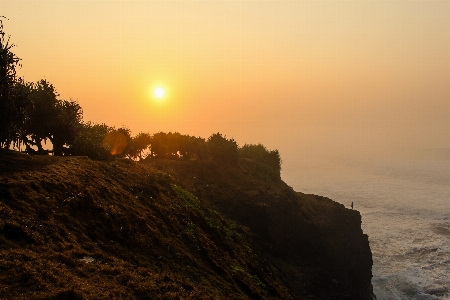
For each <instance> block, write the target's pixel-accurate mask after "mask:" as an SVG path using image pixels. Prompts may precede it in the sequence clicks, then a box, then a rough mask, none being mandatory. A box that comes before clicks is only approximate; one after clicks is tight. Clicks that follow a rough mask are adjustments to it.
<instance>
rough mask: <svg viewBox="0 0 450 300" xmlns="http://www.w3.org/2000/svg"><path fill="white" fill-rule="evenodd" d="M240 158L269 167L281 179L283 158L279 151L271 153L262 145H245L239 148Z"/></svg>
mask: <svg viewBox="0 0 450 300" xmlns="http://www.w3.org/2000/svg"><path fill="white" fill-rule="evenodd" d="M239 156H240V157H243V158H249V159H252V160H254V161H257V162H259V163H262V164H265V165H268V166H269V167H270V168H271V169H272V170H273V171H274V172H275V174H277V178H278V179H281V158H280V154H279V153H278V150H271V151H269V150H267V149H266V147H264V146H263V145H262V144H257V145H252V144H250V145H249V144H245V145H244V146H242V147H241V148H239Z"/></svg>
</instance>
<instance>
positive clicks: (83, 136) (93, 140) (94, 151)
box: [68, 122, 114, 160]
mask: <svg viewBox="0 0 450 300" xmlns="http://www.w3.org/2000/svg"><path fill="white" fill-rule="evenodd" d="M113 130H114V128H112V127H109V126H107V125H106V124H92V123H90V122H88V123H84V124H81V126H80V128H79V130H78V131H77V133H76V135H75V139H74V141H73V143H72V145H71V147H70V148H69V149H68V152H69V153H70V154H71V155H83V156H88V157H89V158H91V159H98V160H108V159H112V158H113V156H112V155H111V149H109V148H108V145H105V144H104V142H103V141H104V139H105V137H106V135H107V134H108V133H109V132H111V131H113Z"/></svg>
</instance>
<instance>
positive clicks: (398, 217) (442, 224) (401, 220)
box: [282, 155, 450, 300]
mask: <svg viewBox="0 0 450 300" xmlns="http://www.w3.org/2000/svg"><path fill="white" fill-rule="evenodd" d="M282 178H283V180H284V181H285V182H286V183H288V184H289V185H290V186H292V187H293V188H294V190H296V191H299V192H303V193H307V194H316V195H321V196H326V197H328V198H331V199H333V200H334V201H337V202H339V203H342V204H344V205H345V206H346V207H348V208H350V205H351V203H352V202H353V203H354V209H356V210H358V211H360V213H361V216H362V229H363V231H364V233H366V234H368V235H369V241H370V248H371V250H372V254H373V262H374V264H373V269H372V273H373V279H372V284H373V287H374V292H375V294H376V296H377V299H378V300H385V299H389V300H390V299H420V300H422V299H427V300H428V299H450V157H449V156H447V155H443V156H442V155H441V156H439V155H434V156H433V155H418V156H413V157H408V158H405V157H391V158H381V159H377V160H364V159H343V158H332V159H331V158H329V159H320V160H319V159H315V160H313V161H312V160H309V159H304V160H302V159H299V160H294V161H288V163H287V164H283V170H282Z"/></svg>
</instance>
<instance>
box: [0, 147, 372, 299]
mask: <svg viewBox="0 0 450 300" xmlns="http://www.w3.org/2000/svg"><path fill="white" fill-rule="evenodd" d="M264 174H265V173H264V168H262V167H261V166H260V165H258V164H257V163H255V162H252V161H248V160H240V161H239V164H238V165H236V166H221V165H217V164H215V163H213V162H208V161H169V160H168V161H162V160H151V161H147V162H145V163H134V162H131V161H128V160H115V161H112V162H96V161H91V160H89V159H87V158H83V157H68V158H56V157H36V156H29V155H21V154H18V153H14V152H5V151H2V152H0V270H1V272H0V295H1V296H0V298H4V299H23V298H31V299H121V298H123V299H158V298H160V299H180V298H192V299H371V295H372V286H371V283H370V281H371V267H372V257H371V252H370V248H369V243H368V239H367V236H366V235H364V234H363V232H362V230H361V216H360V215H359V213H358V212H357V211H352V210H349V209H346V208H344V207H343V206H342V205H340V204H338V203H336V202H333V201H332V200H329V199H327V198H323V197H319V196H314V195H305V194H301V193H296V192H294V191H293V190H292V189H291V188H290V187H288V186H287V185H286V184H285V183H283V182H282V181H271V180H270V179H269V178H268V177H267V176H265V175H264Z"/></svg>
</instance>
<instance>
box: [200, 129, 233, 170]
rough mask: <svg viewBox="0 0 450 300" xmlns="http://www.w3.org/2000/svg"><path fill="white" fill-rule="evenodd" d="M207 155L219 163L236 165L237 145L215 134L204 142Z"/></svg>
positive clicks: (231, 140)
mask: <svg viewBox="0 0 450 300" xmlns="http://www.w3.org/2000/svg"><path fill="white" fill-rule="evenodd" d="M206 146H207V149H208V153H209V154H210V155H211V157H212V158H213V159H214V160H216V161H218V162H221V163H236V162H237V160H238V144H237V143H236V141H235V140H234V139H227V138H226V136H222V134H220V133H219V132H218V133H215V134H213V135H211V136H210V137H209V138H208V140H207V141H206Z"/></svg>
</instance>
